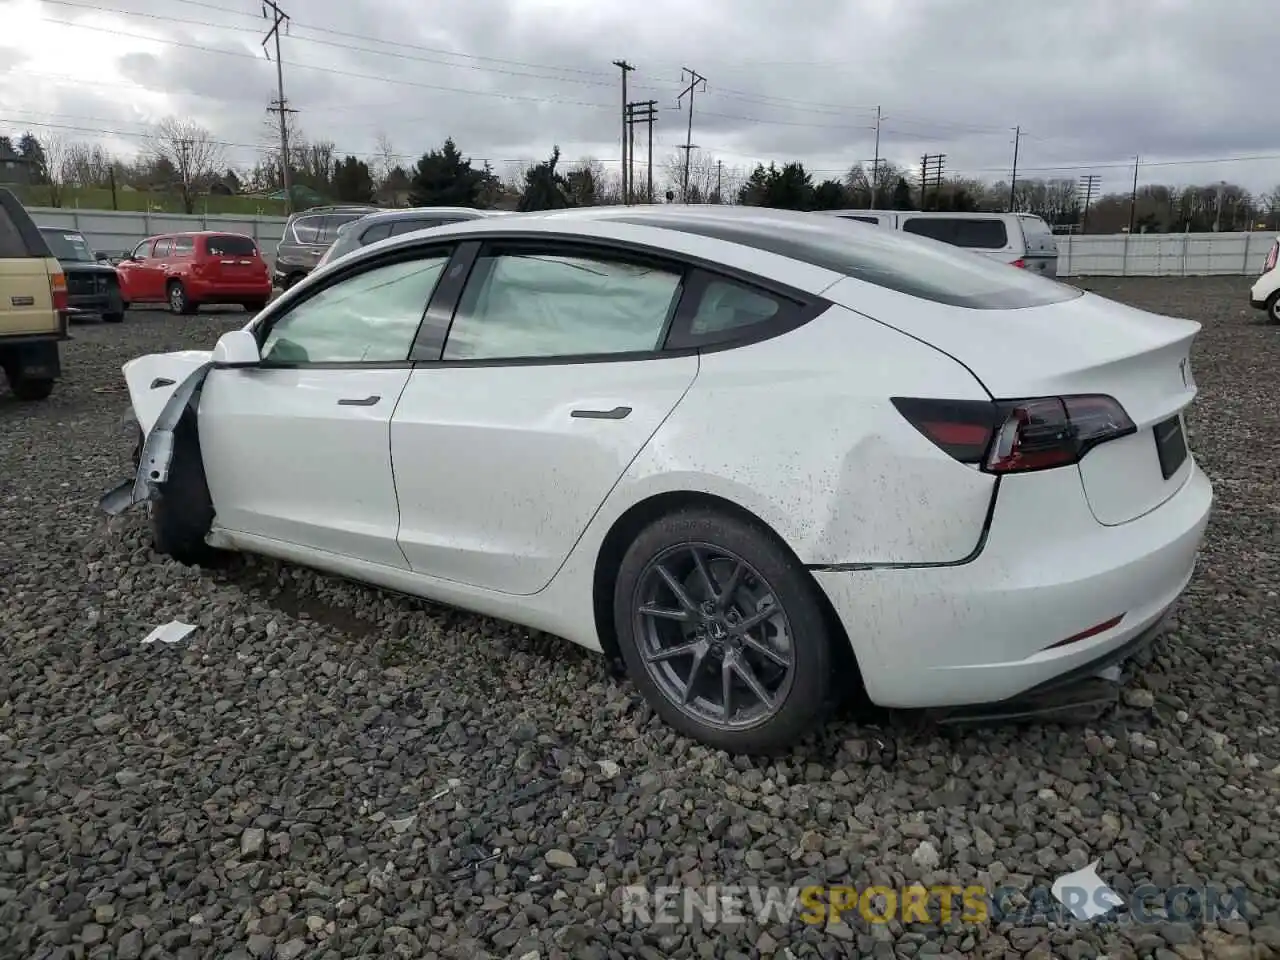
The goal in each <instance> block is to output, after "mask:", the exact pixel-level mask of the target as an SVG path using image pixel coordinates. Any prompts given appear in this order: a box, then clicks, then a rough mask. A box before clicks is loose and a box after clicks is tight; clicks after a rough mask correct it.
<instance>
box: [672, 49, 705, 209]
mask: <svg viewBox="0 0 1280 960" xmlns="http://www.w3.org/2000/svg"><path fill="white" fill-rule="evenodd" d="M686 73H687V74H688V75H689V86H687V87H685V88H684V90H683V91H682V92H681V94H680V96H678V97H676V105H677V106H679V104H680V101H681V100H683V99H684V98H685V96H686V95H688V97H689V129H688V131H687V132H686V133H685V140H684V180H683V183H682V186H681V188H680V189H681V192H682V193H683V196H682V197H681V198H680V199H681V201H682V202H683V203H688V202H689V158H690V157H692V156H693V92H694V90H696V89H697V87H698V84H702V89H703V90H706V89H707V78H706V77H704V76H703V75H702V74H700V73H698V71H697V70H694V69H692V68H690V67H681V68H680V78H681V79H682V80H683V79H684V75H685V74H686Z"/></svg>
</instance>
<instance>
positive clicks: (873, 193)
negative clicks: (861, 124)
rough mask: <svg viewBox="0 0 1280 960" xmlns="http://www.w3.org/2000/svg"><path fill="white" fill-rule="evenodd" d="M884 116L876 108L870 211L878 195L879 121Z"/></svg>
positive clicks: (874, 206)
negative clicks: (874, 156) (874, 154)
mask: <svg viewBox="0 0 1280 960" xmlns="http://www.w3.org/2000/svg"><path fill="white" fill-rule="evenodd" d="M883 119H884V116H883V115H882V114H881V113H880V108H879V107H876V158H875V159H874V160H872V161H871V209H872V210H874V209H875V208H876V200H877V198H878V197H879V194H880V121H881V120H883Z"/></svg>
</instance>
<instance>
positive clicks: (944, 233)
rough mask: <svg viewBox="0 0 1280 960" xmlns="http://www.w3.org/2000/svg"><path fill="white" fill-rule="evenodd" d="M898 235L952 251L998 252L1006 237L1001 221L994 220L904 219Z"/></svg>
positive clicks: (1005, 242)
mask: <svg viewBox="0 0 1280 960" xmlns="http://www.w3.org/2000/svg"><path fill="white" fill-rule="evenodd" d="M902 231H903V232H904V233H913V234H915V235H916V236H918V237H929V238H930V239H931V240H940V241H942V242H943V243H949V244H951V245H952V246H953V247H967V248H970V249H980V250H1000V249H1003V248H1004V247H1007V246H1008V245H1009V233H1008V231H1007V230H1005V226H1004V221H1003V220H997V219H981V220H970V219H968V218H963V217H907V218H905V219H904V220H903V223H902Z"/></svg>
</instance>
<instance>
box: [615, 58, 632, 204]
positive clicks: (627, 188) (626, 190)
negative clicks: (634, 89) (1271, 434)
mask: <svg viewBox="0 0 1280 960" xmlns="http://www.w3.org/2000/svg"><path fill="white" fill-rule="evenodd" d="M613 65H614V66H615V67H617V68H618V69H619V70H621V71H622V202H623V203H630V202H631V201H630V199H629V198H630V197H631V178H630V177H629V176H628V175H627V174H628V170H627V164H628V162H629V161H630V159H631V156H630V154H629V153H628V152H627V132H628V130H629V129H630V126H629V125H628V123H627V74H628V73H630V72H631V71H632V70H634V69H635V67H633V66H632V65H631V64H629V63H627V61H625V60H615V61H613Z"/></svg>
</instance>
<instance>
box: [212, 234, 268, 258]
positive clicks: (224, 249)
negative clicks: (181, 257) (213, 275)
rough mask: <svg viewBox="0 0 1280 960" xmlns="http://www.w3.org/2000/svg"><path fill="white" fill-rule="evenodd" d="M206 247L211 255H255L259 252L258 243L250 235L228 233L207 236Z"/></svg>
mask: <svg viewBox="0 0 1280 960" xmlns="http://www.w3.org/2000/svg"><path fill="white" fill-rule="evenodd" d="M204 248H205V249H206V250H207V251H209V256H211V257H253V256H257V253H258V246H257V244H255V243H254V242H253V241H252V240H250V239H249V238H248V237H237V236H234V235H226V234H218V235H217V236H213V237H206V238H205V241H204Z"/></svg>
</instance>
